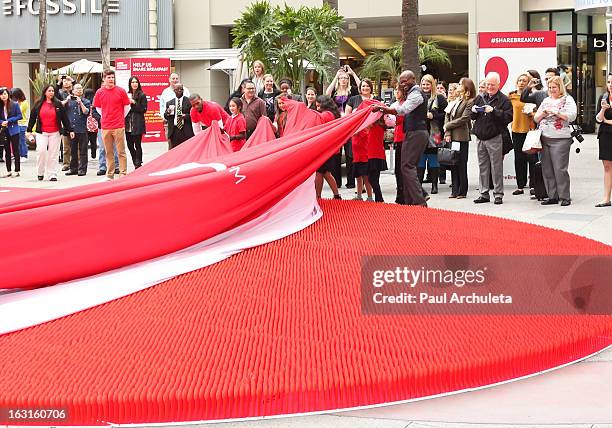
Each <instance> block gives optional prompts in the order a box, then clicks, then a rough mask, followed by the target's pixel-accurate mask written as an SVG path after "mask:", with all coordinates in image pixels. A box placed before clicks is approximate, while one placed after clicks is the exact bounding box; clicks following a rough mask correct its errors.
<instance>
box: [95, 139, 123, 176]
mask: <svg viewBox="0 0 612 428" xmlns="http://www.w3.org/2000/svg"><path fill="white" fill-rule="evenodd" d="M98 149H99V154H98V164H99V165H100V167H99V168H98V169H99V170H100V171H106V150H105V149H104V144H103V143H102V130H100V131H99V132H98ZM115 165H119V158H118V157H117V146H115Z"/></svg>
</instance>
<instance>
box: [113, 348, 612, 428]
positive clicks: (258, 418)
mask: <svg viewBox="0 0 612 428" xmlns="http://www.w3.org/2000/svg"><path fill="white" fill-rule="evenodd" d="M608 349H612V345H608V346H606V347H605V348H603V349H601V350H599V351H596V352H593V353H592V354H590V355H587V356H585V357H582V358H579V359H577V360H574V361H570V362H568V363H565V364H561V365H560V366H555V367H551V368H549V369H546V370H542V371H539V372H536V373H531V374H528V375H524V376H520V377H517V378H512V379H508V380H503V381H501V382H496V383H490V384H487V385H482V386H477V387H474V388H466V389H459V390H457V391H450V392H444V393H441V394H435V395H428V396H425V397H418V398H411V399H408V400H398V401H389V402H387V403H379V404H369V405H365V406H356V407H347V408H340V409H330V410H319V411H315V412H304V413H287V414H282V415H270V416H253V417H247V418H233V419H214V420H202V421H188V422H163V423H144V424H115V423H112V422H106V423H107V424H108V426H112V427H166V426H177V425H181V426H190V425H208V424H220V423H230V422H249V421H262V420H270V419H285V418H294V417H301V416H315V415H328V414H332V413H333V414H337V413H344V412H354V411H358V410H370V409H379V408H382V407H389V406H396V405H399V404H409V403H416V402H418V401H424V400H431V399H434V398H443V397H450V396H453V395H457V394H464V393H466V392H475V391H481V390H484V389H489V388H493V387H496V386H501V385H506V384H509V383H514V382H518V381H521V380H525V379H529V378H532V377H536V376H540V375H543V374H546V373H550V372H553V371H556V370H560V369H563V368H565V367H569V366H571V365H573V364H576V363H580V362H582V361H584V360H588V359H589V358H592V357H594V356H595V355H598V354H600V353H602V352H604V351H606V350H608ZM448 422H452V421H448Z"/></svg>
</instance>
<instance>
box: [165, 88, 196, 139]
mask: <svg viewBox="0 0 612 428" xmlns="http://www.w3.org/2000/svg"><path fill="white" fill-rule="evenodd" d="M174 94H175V95H176V98H174V99H172V100H170V101H168V102H167V103H166V111H165V112H164V118H165V119H166V120H167V121H168V138H170V144H171V146H172V147H171V149H173V148H175V147H176V146H178V145H179V144H181V143H183V142H185V141H187V140H188V139H190V138H191V137H193V135H194V134H193V126H192V125H191V116H190V114H189V112H190V111H191V103H190V102H189V98H188V97H185V96H183V85H181V84H180V83H179V84H178V85H176V87H175V88H174Z"/></svg>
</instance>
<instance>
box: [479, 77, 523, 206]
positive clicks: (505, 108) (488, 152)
mask: <svg viewBox="0 0 612 428" xmlns="http://www.w3.org/2000/svg"><path fill="white" fill-rule="evenodd" d="M485 81H486V93H485V94H484V95H479V96H477V97H476V99H475V100H474V106H473V107H472V115H471V116H472V120H474V127H473V129H472V131H473V133H474V135H476V137H477V139H478V149H477V150H478V167H479V169H480V182H479V187H478V188H479V189H480V196H479V197H478V198H477V199H475V200H474V202H475V203H477V204H481V203H484V202H490V200H491V199H490V197H489V184H490V182H489V180H490V178H489V174H491V176H492V178H493V196H494V197H495V204H496V205H500V204H502V203H503V197H504V172H503V160H504V155H503V140H502V132H503V130H504V128H507V127H508V124H509V123H510V122H512V116H513V112H512V103H511V102H510V100H509V99H508V97H507V96H505V95H504V94H502V93H501V92H500V91H499V85H500V77H499V74H498V73H495V72H491V73H489V74H487V77H486V78H485Z"/></svg>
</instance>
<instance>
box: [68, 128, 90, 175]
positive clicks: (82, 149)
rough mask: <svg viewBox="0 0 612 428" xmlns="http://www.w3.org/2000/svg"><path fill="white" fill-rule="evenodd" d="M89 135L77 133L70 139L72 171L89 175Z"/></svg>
mask: <svg viewBox="0 0 612 428" xmlns="http://www.w3.org/2000/svg"><path fill="white" fill-rule="evenodd" d="M88 143H89V140H88V138H87V133H86V132H83V133H75V134H74V138H71V139H70V171H71V172H81V173H87V144H88Z"/></svg>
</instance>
